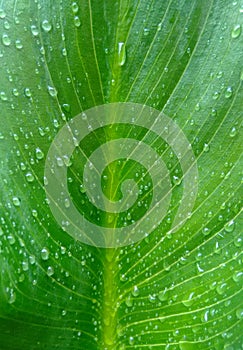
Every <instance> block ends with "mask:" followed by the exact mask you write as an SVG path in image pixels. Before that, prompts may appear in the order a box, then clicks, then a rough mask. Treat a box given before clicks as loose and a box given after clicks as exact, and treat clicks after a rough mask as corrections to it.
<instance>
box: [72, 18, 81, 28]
mask: <svg viewBox="0 0 243 350" xmlns="http://www.w3.org/2000/svg"><path fill="white" fill-rule="evenodd" d="M73 21H74V25H75V27H77V28H79V27H80V26H81V21H80V18H79V16H75V17H74V19H73Z"/></svg>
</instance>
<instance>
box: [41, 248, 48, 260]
mask: <svg viewBox="0 0 243 350" xmlns="http://www.w3.org/2000/svg"><path fill="white" fill-rule="evenodd" d="M49 254H50V253H49V250H48V249H47V248H46V247H44V248H42V249H41V259H42V260H48V259H49Z"/></svg>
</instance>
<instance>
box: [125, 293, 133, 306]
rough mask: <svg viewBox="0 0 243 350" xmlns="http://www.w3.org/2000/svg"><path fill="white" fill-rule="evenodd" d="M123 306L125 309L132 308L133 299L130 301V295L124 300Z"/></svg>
mask: <svg viewBox="0 0 243 350" xmlns="http://www.w3.org/2000/svg"><path fill="white" fill-rule="evenodd" d="M125 304H126V305H127V307H132V306H133V299H132V297H131V295H129V296H128V297H127V298H126V299H125Z"/></svg>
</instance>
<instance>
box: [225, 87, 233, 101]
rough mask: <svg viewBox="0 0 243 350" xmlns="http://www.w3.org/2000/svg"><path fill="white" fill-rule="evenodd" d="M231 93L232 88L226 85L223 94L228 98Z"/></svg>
mask: <svg viewBox="0 0 243 350" xmlns="http://www.w3.org/2000/svg"><path fill="white" fill-rule="evenodd" d="M232 94H233V89H232V87H231V86H228V87H227V89H226V91H225V94H224V96H225V98H230V97H231V96H232Z"/></svg>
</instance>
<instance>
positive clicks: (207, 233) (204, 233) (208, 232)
mask: <svg viewBox="0 0 243 350" xmlns="http://www.w3.org/2000/svg"><path fill="white" fill-rule="evenodd" d="M202 233H203V235H204V236H207V235H209V234H210V229H209V228H208V227H204V228H203V229H202Z"/></svg>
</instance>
